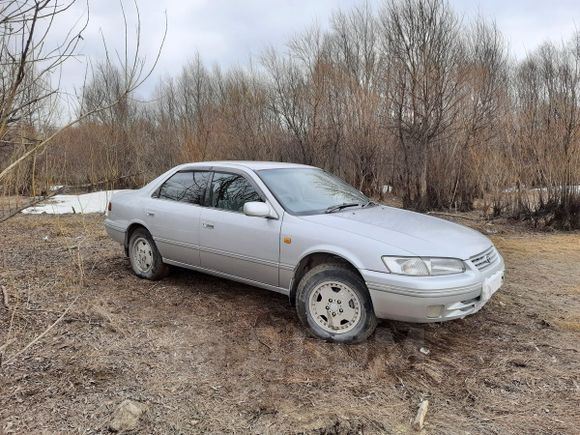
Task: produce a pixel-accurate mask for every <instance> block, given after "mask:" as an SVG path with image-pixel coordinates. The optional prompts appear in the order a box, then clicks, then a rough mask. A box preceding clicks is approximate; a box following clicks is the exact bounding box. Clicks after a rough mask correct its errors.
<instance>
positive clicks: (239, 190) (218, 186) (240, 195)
mask: <svg viewBox="0 0 580 435" xmlns="http://www.w3.org/2000/svg"><path fill="white" fill-rule="evenodd" d="M251 201H260V202H262V198H261V197H260V195H259V194H258V192H256V190H255V189H254V187H253V186H252V185H251V184H250V182H249V181H248V180H246V179H245V178H244V177H242V176H241V175H236V174H227V173H223V172H215V173H214V176H213V182H212V185H211V202H210V205H211V206H212V207H215V208H221V209H223V210H231V211H240V212H241V211H242V210H243V209H244V204H245V203H246V202H251Z"/></svg>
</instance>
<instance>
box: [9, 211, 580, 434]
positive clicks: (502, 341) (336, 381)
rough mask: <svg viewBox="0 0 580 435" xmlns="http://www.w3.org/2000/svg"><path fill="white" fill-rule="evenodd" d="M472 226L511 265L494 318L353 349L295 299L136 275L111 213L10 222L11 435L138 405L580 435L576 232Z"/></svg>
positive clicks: (329, 426) (152, 423) (394, 429)
mask: <svg viewBox="0 0 580 435" xmlns="http://www.w3.org/2000/svg"><path fill="white" fill-rule="evenodd" d="M470 222H471V223H472V224H473V223H474V222H473V221H466V223H470ZM476 224H477V226H480V227H481V228H485V229H487V230H488V231H489V232H491V233H494V234H493V235H492V238H493V240H494V242H495V243H496V245H497V246H498V248H499V249H500V251H501V252H502V253H503V255H504V257H505V260H506V263H507V269H508V270H507V281H506V284H505V286H504V287H503V288H502V290H501V291H500V292H498V293H497V294H496V295H495V296H494V298H493V299H492V300H491V301H490V303H489V304H488V305H487V306H486V307H484V308H483V309H482V311H480V312H479V313H477V314H475V315H473V316H470V317H467V318H466V319H464V320H457V321H452V322H447V323H443V324H433V325H426V326H420V325H411V324H406V323H399V322H390V321H383V322H381V323H380V325H379V327H378V329H377V332H376V334H375V335H374V336H373V337H372V338H371V339H370V340H369V341H368V342H366V343H364V344H361V345H351V346H348V345H335V344H330V343H325V342H321V341H318V340H316V339H312V338H308V337H307V336H306V335H305V333H304V330H303V328H302V327H301V325H300V324H299V322H298V319H297V316H296V314H295V312H294V310H293V309H292V308H291V307H290V305H289V303H288V301H287V299H286V298H285V297H284V296H282V295H278V294H274V293H270V292H267V291H264V290H259V289H255V288H252V287H248V286H245V285H240V284H237V283H233V282H229V281H225V280H221V279H217V278H213V277H209V276H205V275H202V274H198V273H194V272H189V271H185V270H175V269H174V270H173V272H172V274H171V275H170V276H169V277H168V278H166V279H164V280H162V281H160V282H156V283H153V282H148V281H143V280H140V279H138V278H137V277H135V276H134V275H133V274H132V273H131V270H130V266H129V262H128V260H127V259H126V258H125V257H124V255H123V252H122V250H121V247H120V246H119V245H117V244H115V243H114V242H112V241H110V240H109V239H108V238H107V236H106V234H105V231H104V229H103V227H102V217H100V216H97V215H92V216H79V215H71V216H60V217H58V216H52V217H50V216H17V217H14V218H12V219H9V220H8V221H6V222H4V223H2V224H0V285H2V286H3V289H4V293H5V294H6V298H5V301H4V302H5V303H6V304H7V306H5V305H4V303H3V302H2V298H1V295H0V346H1V347H0V350H1V351H2V357H3V361H2V367H1V368H0V433H6V434H8V433H106V432H108V430H109V429H108V426H109V423H110V420H111V416H112V414H113V412H114V410H115V409H116V407H117V406H118V405H119V403H121V402H122V401H123V400H124V399H127V398H129V399H133V400H136V401H139V402H141V403H144V404H145V405H146V406H147V410H146V412H145V413H144V414H143V416H142V418H141V419H140V421H139V423H138V428H137V429H136V430H135V432H138V433H161V434H172V433H174V434H178V433H200V432H214V433H221V432H237V433H313V434H334V433H384V432H386V433H413V429H412V426H411V421H412V419H413V417H414V415H415V413H416V411H417V407H418V405H419V403H420V401H421V400H422V399H424V398H427V399H429V401H430V407H429V410H428V413H427V417H426V425H425V429H424V433H430V434H439V433H468V432H469V433H501V434H506V433H513V434H522V433H541V434H547V433H554V434H563V433H569V434H571V433H578V432H577V431H578V427H580V353H579V352H580V350H579V349H580V233H570V234H564V233H538V232H535V233H534V232H528V231H524V230H521V229H518V228H515V227H512V226H509V225H494V226H493V227H488V226H486V225H485V224H480V223H476ZM67 309H68V311H67ZM63 313H64V316H63V317H62V321H60V322H58V323H57V324H56V325H55V326H54V327H52V328H50V326H51V325H52V324H53V323H54V322H55V321H56V320H57V319H59V317H61V316H62V315H63ZM43 333H44V335H41V334H43ZM39 335H41V336H40V338H38V336H39ZM35 338H36V341H33V340H35ZM26 346H29V347H28V348H26ZM421 348H424V349H423V351H428V354H427V355H425V354H424V353H422V352H421V351H420V349H421Z"/></svg>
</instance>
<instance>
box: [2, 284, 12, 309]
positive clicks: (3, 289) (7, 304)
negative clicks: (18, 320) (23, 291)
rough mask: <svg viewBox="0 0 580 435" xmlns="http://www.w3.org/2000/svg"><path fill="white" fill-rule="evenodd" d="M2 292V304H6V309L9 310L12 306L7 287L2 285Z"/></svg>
mask: <svg viewBox="0 0 580 435" xmlns="http://www.w3.org/2000/svg"><path fill="white" fill-rule="evenodd" d="M0 290H2V302H3V303H4V307H6V309H7V310H9V309H10V304H9V303H8V293H7V292H6V287H4V286H3V285H0Z"/></svg>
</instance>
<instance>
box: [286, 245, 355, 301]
mask: <svg viewBox="0 0 580 435" xmlns="http://www.w3.org/2000/svg"><path fill="white" fill-rule="evenodd" d="M328 263H339V264H343V265H344V266H346V267H348V268H349V269H351V270H352V271H353V272H354V273H356V274H357V275H358V276H359V277H360V278H361V280H362V281H363V282H364V278H363V276H362V274H361V273H360V271H359V269H358V268H357V267H356V266H355V263H354V262H353V261H351V260H349V259H348V258H346V256H344V255H343V254H339V253H336V252H332V251H328V250H317V251H314V252H309V253H308V254H306V255H304V256H303V257H302V258H301V259H300V261H299V262H298V264H297V266H296V267H295V268H294V273H293V276H292V282H291V284H290V293H289V295H288V296H289V298H290V303H291V304H292V306H294V305H295V302H296V289H297V288H298V284H299V283H300V280H301V279H302V277H303V276H304V275H305V274H306V273H308V271H309V270H311V269H312V268H314V267H316V266H318V265H320V264H328Z"/></svg>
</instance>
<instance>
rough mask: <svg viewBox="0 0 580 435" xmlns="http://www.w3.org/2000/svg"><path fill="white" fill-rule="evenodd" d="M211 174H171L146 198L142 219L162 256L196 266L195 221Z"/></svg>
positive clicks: (197, 245) (197, 251)
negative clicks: (143, 218)
mask: <svg viewBox="0 0 580 435" xmlns="http://www.w3.org/2000/svg"><path fill="white" fill-rule="evenodd" d="M210 176H211V173H210V172H207V171H191V170H189V171H180V172H177V173H175V174H173V175H172V176H171V177H170V178H169V179H167V181H165V182H164V183H163V184H162V185H161V186H160V187H159V189H157V191H156V192H155V193H154V194H153V195H152V197H151V198H149V199H148V200H147V201H146V204H145V220H146V224H147V227H148V228H149V231H150V232H151V234H152V236H153V239H154V240H155V243H156V245H157V247H158V249H159V252H160V253H161V255H162V256H163V258H165V259H168V260H172V261H175V262H178V263H181V264H183V265H188V266H199V264H200V260H199V223H200V216H201V210H202V207H201V204H203V202H204V200H205V194H206V189H207V185H208V181H209V179H210Z"/></svg>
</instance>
